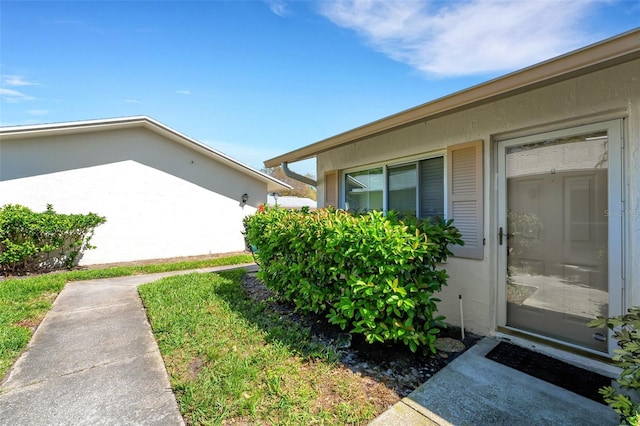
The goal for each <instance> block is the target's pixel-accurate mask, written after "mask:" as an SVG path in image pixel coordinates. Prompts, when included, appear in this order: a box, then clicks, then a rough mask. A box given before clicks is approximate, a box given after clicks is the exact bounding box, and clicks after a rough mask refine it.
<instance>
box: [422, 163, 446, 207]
mask: <svg viewBox="0 0 640 426" xmlns="http://www.w3.org/2000/svg"><path fill="white" fill-rule="evenodd" d="M435 217H444V157H435V158H429V159H427V160H422V161H420V218H423V219H425V218H435Z"/></svg>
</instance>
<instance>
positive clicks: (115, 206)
mask: <svg viewBox="0 0 640 426" xmlns="http://www.w3.org/2000/svg"><path fill="white" fill-rule="evenodd" d="M244 193H247V194H248V195H249V202H248V203H247V205H246V206H241V205H240V198H241V196H242V194H244ZM266 193H267V187H266V183H264V182H262V181H259V180H258V179H254V178H252V177H250V176H248V175H247V174H244V173H241V172H239V171H237V170H236V169H232V168H230V167H228V166H226V165H224V164H222V163H219V162H217V161H215V160H213V159H211V158H208V157H206V156H204V155H201V154H199V153H196V152H194V151H192V150H190V149H188V148H186V147H184V146H181V145H178V144H176V143H175V142H172V141H170V140H167V139H165V138H163V137H162V136H160V135H158V134H155V133H154V132H151V131H149V130H146V129H142V128H139V129H128V130H118V131H105V132H98V133H86V134H76V135H67V136H56V137H45V138H29V139H18V140H10V141H7V140H2V141H1V142H0V205H4V204H9V203H12V204H22V205H26V206H28V207H30V208H32V209H33V210H36V211H42V210H44V209H45V208H46V204H47V203H51V204H53V206H54V209H55V210H56V211H58V212H61V213H87V212H94V213H97V214H100V215H102V216H106V218H107V223H106V224H104V225H101V226H99V227H98V228H97V229H96V233H95V236H94V238H93V240H92V244H93V245H96V246H97V248H96V249H94V250H90V251H87V252H86V254H85V256H84V257H83V259H82V260H81V264H84V265H88V264H96V263H109V262H120V261H131V260H142V259H156V258H168V257H177V256H190V255H201V254H210V253H227V252H233V251H241V250H244V239H243V236H242V234H241V231H242V218H243V217H244V216H245V215H247V214H251V213H253V212H255V210H256V207H257V206H258V205H259V204H261V203H264V202H266Z"/></svg>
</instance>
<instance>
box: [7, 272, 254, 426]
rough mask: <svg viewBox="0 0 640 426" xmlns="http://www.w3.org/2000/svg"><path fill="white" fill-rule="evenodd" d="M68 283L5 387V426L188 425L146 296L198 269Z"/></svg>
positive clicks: (14, 368)
mask: <svg viewBox="0 0 640 426" xmlns="http://www.w3.org/2000/svg"><path fill="white" fill-rule="evenodd" d="M238 267H248V269H250V270H255V265H254V264H247V265H236V266H233V267H218V268H206V269H199V270H197V271H176V272H167V273H160V274H151V275H136V276H130V277H122V278H109V279H100V280H92V281H78V282H72V283H68V284H67V285H66V286H65V288H64V289H63V290H62V292H61V293H60V294H59V295H58V298H57V299H56V301H55V302H54V304H53V307H52V309H51V310H50V311H49V313H48V314H47V315H46V317H45V318H44V320H43V321H42V323H41V324H40V326H39V327H38V329H37V330H36V332H35V333H34V335H33V337H32V339H31V342H30V343H29V345H28V347H27V349H26V351H25V352H24V353H23V354H22V356H21V357H20V358H19V359H18V361H17V362H16V364H15V365H14V367H13V369H12V370H11V372H10V374H9V377H8V378H7V380H6V381H5V382H4V383H3V384H2V386H0V425H12V426H17V425H30V426H32V425H132V424H136V425H183V424H184V423H183V421H182V417H181V416H180V412H179V410H178V406H177V404H176V400H175V397H174V395H173V393H172V391H171V387H170V384H169V378H168V376H167V373H166V370H165V366H164V363H163V361H162V358H161V356H160V352H159V350H158V346H157V344H156V342H155V339H154V337H153V334H152V332H151V328H150V326H149V323H148V321H147V317H146V313H145V311H144V308H143V306H142V302H141V301H140V298H139V296H138V292H137V287H138V285H140V284H145V283H149V282H153V281H156V280H158V279H160V278H164V277H167V276H172V275H178V274H186V273H190V272H216V271H220V270H226V269H233V268H238Z"/></svg>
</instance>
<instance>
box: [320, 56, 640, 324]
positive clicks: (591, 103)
mask: <svg viewBox="0 0 640 426" xmlns="http://www.w3.org/2000/svg"><path fill="white" fill-rule="evenodd" d="M614 118H626V121H625V124H626V126H625V127H626V129H625V132H626V150H625V152H626V154H625V159H624V161H625V167H626V171H627V173H626V174H627V182H626V183H627V185H628V186H627V190H626V192H625V197H626V198H627V202H628V205H627V212H628V214H627V215H626V217H625V220H626V225H627V228H626V235H627V236H628V241H627V253H626V254H627V257H626V261H627V263H626V264H627V271H626V272H627V274H628V276H627V285H628V291H627V295H626V300H625V302H626V305H627V306H631V305H638V304H640V262H633V261H631V260H632V259H640V60H636V61H633V62H629V63H626V64H623V65H619V66H616V67H614V68H609V69H605V70H601V71H598V72H595V73H593V74H590V75H585V76H581V77H578V78H574V79H572V80H569V81H565V82H561V83H557V84H554V85H551V86H548V87H544V88H540V89H536V90H533V91H530V92H525V93H521V94H518V95H515V96H512V97H510V98H505V99H502V100H499V101H495V102H491V103H487V104H485V105H481V106H477V107H474V108H471V109H467V110H464V111H460V112H457V113H454V114H450V115H447V116H442V117H439V118H434V119H429V120H425V121H424V122H421V123H418V124H415V125H412V126H408V127H405V128H402V129H398V130H395V131H392V132H389V133H386V134H382V135H379V136H375V137H372V138H368V139H365V140H362V141H359V142H356V143H353V144H350V145H347V146H344V147H341V148H338V149H334V150H331V151H328V152H325V153H322V154H319V155H318V157H317V167H318V176H319V177H320V180H319V187H318V197H319V199H318V205H319V206H322V205H323V203H324V200H323V196H324V187H323V185H324V183H323V181H322V176H324V173H325V172H326V171H330V170H335V169H338V170H345V169H349V168H354V167H360V166H364V165H368V164H374V163H380V162H386V161H389V160H393V159H399V158H403V157H410V156H416V155H421V154H425V153H429V152H432V151H438V150H443V149H445V148H446V147H447V146H449V145H454V144H459V143H464V142H468V141H473V140H477V139H482V140H484V194H485V204H484V235H485V238H486V247H485V252H484V260H481V261H478V260H469V259H456V258H452V259H450V260H449V262H448V263H447V265H446V269H447V271H448V272H449V274H450V276H451V278H450V279H449V285H448V287H447V288H446V289H444V291H443V292H442V299H443V301H442V303H440V305H439V306H440V311H441V312H442V313H443V314H444V315H445V316H446V317H447V321H448V322H450V323H451V324H455V325H459V323H460V314H459V305H458V295H462V298H463V305H464V316H465V318H464V320H465V327H466V328H468V329H470V330H472V331H475V332H478V333H482V334H490V333H491V332H492V331H493V330H495V328H496V306H495V304H496V302H495V300H496V292H497V289H496V282H497V268H498V266H497V265H498V263H497V255H496V253H497V213H496V210H497V209H496V203H497V197H496V191H497V185H496V177H495V174H496V140H505V139H508V138H512V137H516V136H525V135H530V134H537V133H541V132H543V131H550V130H559V129H563V128H568V127H573V126H576V125H582V124H589V123H595V122H600V121H605V120H610V119H614ZM341 185H342V182H341Z"/></svg>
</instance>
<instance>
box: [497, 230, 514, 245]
mask: <svg viewBox="0 0 640 426" xmlns="http://www.w3.org/2000/svg"><path fill="white" fill-rule="evenodd" d="M502 237H507V240H508V239H509V238H511V237H513V234H508V233H507V234H505V233H504V231H503V230H502V226H501V227H500V228H498V244H500V245H502Z"/></svg>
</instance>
